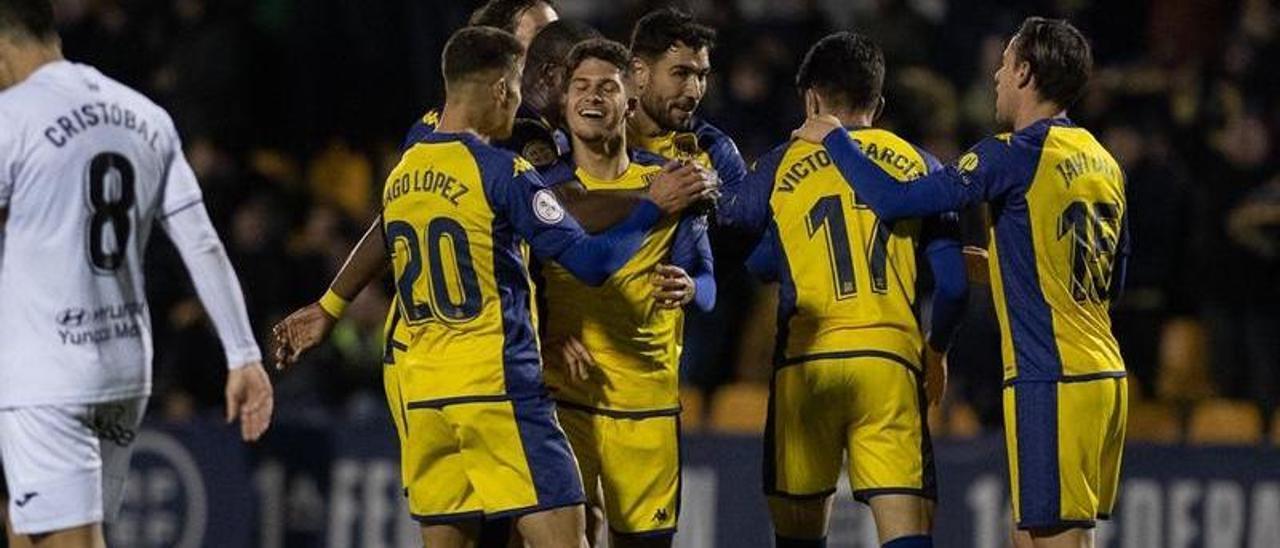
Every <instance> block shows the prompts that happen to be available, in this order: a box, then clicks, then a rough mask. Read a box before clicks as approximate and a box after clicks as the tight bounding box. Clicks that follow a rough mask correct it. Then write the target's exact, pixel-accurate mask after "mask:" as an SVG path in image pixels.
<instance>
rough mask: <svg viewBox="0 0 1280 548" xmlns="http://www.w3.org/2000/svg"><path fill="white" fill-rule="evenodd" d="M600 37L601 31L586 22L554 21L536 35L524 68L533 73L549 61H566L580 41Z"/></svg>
mask: <svg viewBox="0 0 1280 548" xmlns="http://www.w3.org/2000/svg"><path fill="white" fill-rule="evenodd" d="M599 37H600V31H598V30H596V29H595V28H593V27H592V26H591V25H588V24H586V23H581V22H578V21H570V20H568V19H558V20H556V21H552V22H551V23H550V24H548V25H547V26H545V27H542V30H540V31H538V34H536V35H534V37H533V42H530V43H529V53H528V55H527V56H526V57H525V61H524V70H525V72H527V73H531V74H532V73H534V71H538V70H541V68H542V66H544V65H546V64H548V63H556V64H561V63H564V62H565V59H567V58H568V57H569V51H570V50H572V49H573V47H574V46H576V45H578V43H579V42H582V41H584V40H587V39H590V38H599Z"/></svg>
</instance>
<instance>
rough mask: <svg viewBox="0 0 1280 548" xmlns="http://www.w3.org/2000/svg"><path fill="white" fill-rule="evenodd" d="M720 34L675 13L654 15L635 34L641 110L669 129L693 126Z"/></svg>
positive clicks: (641, 22)
mask: <svg viewBox="0 0 1280 548" xmlns="http://www.w3.org/2000/svg"><path fill="white" fill-rule="evenodd" d="M715 39H716V32H715V30H712V29H711V28H710V27H707V26H705V25H701V24H699V23H698V22H697V21H694V19H693V17H691V16H689V15H688V14H686V13H683V12H681V11H678V10H676V9H673V8H666V9H660V10H657V11H653V12H650V13H649V14H648V15H645V16H644V17H641V18H640V20H639V21H636V26H635V28H634V29H633V30H632V32H631V55H632V70H633V81H634V82H635V91H636V95H637V96H638V97H639V99H640V108H641V109H643V110H644V113H645V115H646V116H648V117H649V118H650V119H652V120H653V121H654V122H655V123H657V125H658V126H660V127H662V128H663V129H665V130H678V129H685V128H688V127H689V124H690V123H691V121H692V119H693V112H694V110H697V108H698V103H699V102H701V101H702V96H703V95H704V94H706V92H707V75H708V74H710V73H711V47H712V46H713V45H714V44H715Z"/></svg>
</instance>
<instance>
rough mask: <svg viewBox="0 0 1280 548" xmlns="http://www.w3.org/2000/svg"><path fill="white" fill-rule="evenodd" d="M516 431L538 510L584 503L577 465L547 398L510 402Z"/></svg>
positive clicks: (584, 497)
mask: <svg viewBox="0 0 1280 548" xmlns="http://www.w3.org/2000/svg"><path fill="white" fill-rule="evenodd" d="M511 404H512V408H513V410H514V412H515V417H516V429H517V430H519V432H520V442H521V444H522V445H523V446H524V456H525V460H526V461H527V462H528V464H529V474H530V475H531V476H533V478H532V479H533V488H534V491H535V492H537V494H538V507H542V508H551V507H558V506H568V505H572V504H578V503H581V502H583V501H585V500H586V495H585V494H584V493H583V491H582V479H581V477H579V476H578V463H577V461H576V460H574V458H573V451H572V450H571V449H569V439H568V438H566V437H565V435H564V432H563V431H561V430H560V427H559V425H558V423H557V422H556V419H555V404H553V403H552V402H551V400H550V399H549V398H547V397H546V396H539V397H531V398H516V399H514V400H512V401H511Z"/></svg>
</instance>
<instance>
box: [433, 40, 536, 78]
mask: <svg viewBox="0 0 1280 548" xmlns="http://www.w3.org/2000/svg"><path fill="white" fill-rule="evenodd" d="M521 55H524V46H521V45H520V42H519V41H518V40H516V37H515V36H512V35H511V33H509V32H507V31H505V30H500V29H495V28H493V27H463V28H462V29H460V30H458V32H455V33H453V36H451V37H449V41H448V42H446V43H445V45H444V55H442V56H441V63H440V64H441V68H442V69H443V72H444V79H445V81H446V82H457V81H459V80H461V79H463V78H467V77H469V76H473V75H475V74H478V73H481V72H485V71H491V70H503V71H505V70H510V69H511V67H514V66H515V65H516V63H517V62H518V60H519V58H520V56H521Z"/></svg>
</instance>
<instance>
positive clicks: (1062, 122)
mask: <svg viewBox="0 0 1280 548" xmlns="http://www.w3.org/2000/svg"><path fill="white" fill-rule="evenodd" d="M1044 126H1061V127H1076V123H1075V122H1072V121H1071V119H1070V118H1067V117H1066V116H1053V117H1051V118H1041V119H1039V120H1036V123H1034V124H1031V125H1029V126H1027V127H1024V128H1022V131H1019V132H1017V133H1028V132H1032V131H1044V130H1045V129H1046V128H1045V127H1044Z"/></svg>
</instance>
